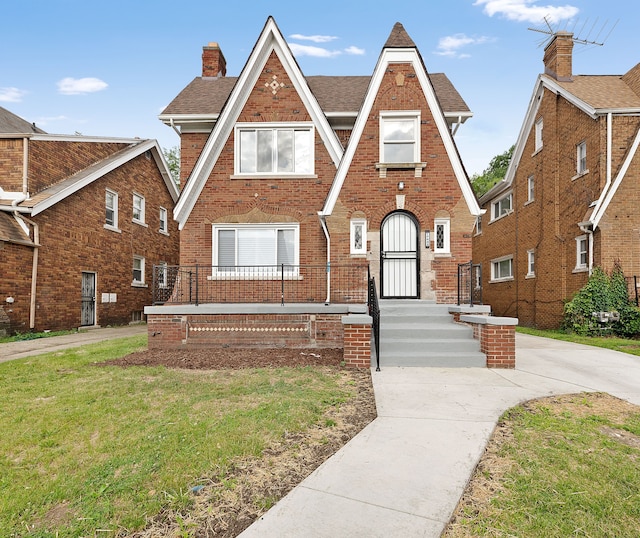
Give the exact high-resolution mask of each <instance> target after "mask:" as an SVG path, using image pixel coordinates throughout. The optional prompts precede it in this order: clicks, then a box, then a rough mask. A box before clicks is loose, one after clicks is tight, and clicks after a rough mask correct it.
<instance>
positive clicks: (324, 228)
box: [318, 211, 331, 305]
mask: <svg viewBox="0 0 640 538" xmlns="http://www.w3.org/2000/svg"><path fill="white" fill-rule="evenodd" d="M318 218H319V219H320V226H322V231H323V232H324V236H325V237H326V239H327V298H326V299H325V301H324V304H325V305H328V304H329V303H330V302H331V237H330V236H329V230H328V229H327V221H326V218H325V215H323V214H322V213H321V212H320V211H318Z"/></svg>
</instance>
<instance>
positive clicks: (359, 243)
mask: <svg viewBox="0 0 640 538" xmlns="http://www.w3.org/2000/svg"><path fill="white" fill-rule="evenodd" d="M366 253H367V221H366V220H362V219H357V220H356V219H354V220H352V221H351V254H366Z"/></svg>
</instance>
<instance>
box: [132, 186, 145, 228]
mask: <svg viewBox="0 0 640 538" xmlns="http://www.w3.org/2000/svg"><path fill="white" fill-rule="evenodd" d="M133 221H134V222H138V223H140V224H143V223H144V196H141V195H140V194H136V193H133Z"/></svg>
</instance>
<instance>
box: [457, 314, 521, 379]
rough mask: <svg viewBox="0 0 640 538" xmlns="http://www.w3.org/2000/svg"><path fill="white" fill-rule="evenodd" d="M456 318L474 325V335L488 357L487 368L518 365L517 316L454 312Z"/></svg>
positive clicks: (481, 349)
mask: <svg viewBox="0 0 640 538" xmlns="http://www.w3.org/2000/svg"><path fill="white" fill-rule="evenodd" d="M454 319H455V320H456V321H460V322H461V323H465V324H467V325H471V327H473V337H474V338H475V339H477V340H479V341H480V351H481V352H482V353H484V354H485V355H486V357H487V362H486V365H487V368H515V367H516V325H518V319H517V318H504V317H493V316H488V315H486V316H484V315H475V314H474V315H468V314H464V313H454Z"/></svg>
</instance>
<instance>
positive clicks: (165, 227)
mask: <svg viewBox="0 0 640 538" xmlns="http://www.w3.org/2000/svg"><path fill="white" fill-rule="evenodd" d="M159 231H160V233H163V234H168V233H169V221H168V213H167V210H166V209H165V208H164V207H161V208H160V230H159Z"/></svg>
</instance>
